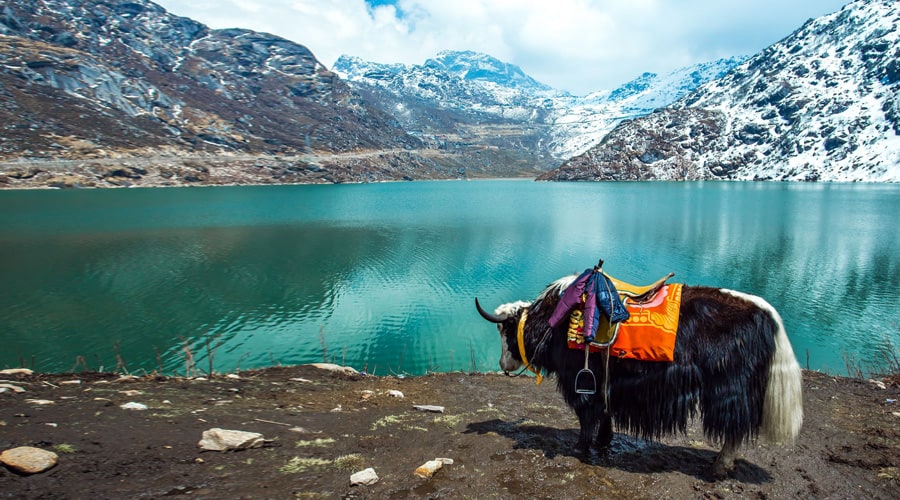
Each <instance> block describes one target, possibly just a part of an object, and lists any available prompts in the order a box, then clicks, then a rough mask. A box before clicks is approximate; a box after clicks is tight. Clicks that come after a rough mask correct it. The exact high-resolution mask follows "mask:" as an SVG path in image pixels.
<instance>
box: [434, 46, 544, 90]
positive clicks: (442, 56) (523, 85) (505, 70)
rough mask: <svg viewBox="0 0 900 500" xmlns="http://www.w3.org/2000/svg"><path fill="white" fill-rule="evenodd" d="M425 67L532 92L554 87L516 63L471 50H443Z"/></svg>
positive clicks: (463, 77) (459, 76) (466, 78)
mask: <svg viewBox="0 0 900 500" xmlns="http://www.w3.org/2000/svg"><path fill="white" fill-rule="evenodd" d="M425 67H429V68H435V69H438V70H441V71H444V72H446V73H448V74H451V75H454V76H456V77H457V78H461V79H463V80H470V81H482V82H491V83H495V84H497V85H500V86H503V87H508V88H513V89H523V90H531V91H551V90H553V89H552V88H551V87H550V86H548V85H544V84H543V83H540V82H538V81H536V80H535V79H534V78H531V77H530V76H528V75H526V74H525V72H523V71H522V68H520V67H518V66H516V65H515V64H509V63H505V62H503V61H500V60H499V59H496V58H494V57H491V56H489V55H487V54H480V53H478V52H473V51H470V50H466V51H451V50H445V51H442V52H439V53H438V55H437V57H435V58H433V59H428V60H427V61H425Z"/></svg>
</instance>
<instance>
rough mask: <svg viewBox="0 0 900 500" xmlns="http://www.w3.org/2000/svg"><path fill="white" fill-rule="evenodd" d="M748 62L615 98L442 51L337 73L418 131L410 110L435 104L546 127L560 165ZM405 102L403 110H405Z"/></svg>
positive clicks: (634, 85)
mask: <svg viewBox="0 0 900 500" xmlns="http://www.w3.org/2000/svg"><path fill="white" fill-rule="evenodd" d="M743 60H744V58H741V57H734V58H727V59H720V60H717V61H712V62H708V63H702V64H698V65H694V66H688V67H684V68H680V69H678V70H675V71H673V72H671V73H668V74H663V75H658V74H656V73H644V74H643V75H641V76H639V77H638V78H636V79H635V80H633V81H631V82H628V83H626V84H624V85H622V86H621V87H619V88H617V89H615V90H613V91H600V92H595V93H593V94H590V95H588V96H585V97H574V96H571V95H569V94H568V93H566V92H562V91H558V90H554V89H553V88H551V87H549V86H547V85H544V84H542V83H539V82H537V81H535V80H534V79H533V78H531V77H530V76H528V75H526V74H525V73H524V72H523V71H522V70H521V68H519V67H518V66H516V65H514V64H509V63H505V62H502V61H500V60H498V59H496V58H494V57H491V56H488V55H485V54H479V53H477V52H472V51H461V52H454V51H445V52H441V53H439V54H438V55H437V56H436V57H434V58H432V59H428V60H427V61H426V62H425V63H424V64H422V65H404V64H380V63H373V62H367V61H364V60H362V59H360V58H357V57H352V56H346V55H345V56H341V58H339V59H338V61H337V62H336V63H335V64H334V68H333V69H334V71H335V72H336V73H337V74H338V75H340V76H341V77H343V78H345V79H346V80H348V81H350V82H351V84H355V85H363V86H366V87H369V88H375V89H381V90H386V91H387V92H389V93H390V94H391V95H392V98H391V99H389V101H390V102H391V105H390V106H385V107H384V108H383V111H385V112H386V113H389V114H393V115H394V116H395V118H397V120H398V121H400V122H401V123H406V124H407V125H409V126H411V127H417V126H419V125H418V124H417V123H415V122H414V121H412V120H409V119H408V116H409V110H410V109H411V107H413V106H419V107H421V106H428V105H430V106H433V107H434V108H435V109H440V110H445V111H452V112H453V113H455V114H458V115H461V116H462V117H461V118H460V119H463V120H465V119H466V118H465V117H466V116H468V117H469V119H471V120H474V121H476V122H479V123H480V122H483V120H485V119H486V118H487V119H494V120H501V121H504V122H512V123H514V124H515V123H517V124H519V126H523V127H527V128H529V130H534V129H533V127H540V128H541V129H540V132H539V133H540V134H541V135H542V136H541V137H540V139H539V140H538V141H537V142H536V144H539V146H538V147H539V148H540V149H539V150H538V151H536V153H537V154H538V155H542V156H547V158H548V160H549V161H551V162H552V161H557V162H558V161H562V160H566V159H568V158H571V157H572V156H574V155H577V154H580V153H582V152H584V151H585V150H586V149H587V148H589V147H591V146H593V145H594V144H596V143H598V142H599V141H600V139H602V138H603V136H604V135H606V133H608V132H609V131H610V130H612V129H613V127H615V125H616V124H618V123H619V122H621V121H622V120H625V119H630V118H635V117H639V116H643V115H645V114H648V113H651V112H652V111H653V110H655V109H657V108H660V107H663V106H666V105H668V104H671V103H672V102H674V101H675V100H677V99H679V98H681V97H683V96H684V95H686V94H687V93H689V92H690V91H692V90H695V89H696V88H697V87H699V86H700V85H702V84H704V83H706V82H708V81H710V80H711V79H714V78H719V77H721V76H722V75H723V74H725V73H726V72H727V71H728V70H730V69H731V68H733V67H734V66H736V65H738V64H739V63H741V62H742V61H743ZM398 101H399V102H400V103H402V104H403V105H402V106H399V107H398V106H397V105H396V104H397V103H398ZM401 115H402V116H401ZM428 123H429V124H430V123H431V121H429V122H428ZM419 132H420V131H413V133H415V134H418V133H419ZM444 132H447V131H446V130H445V131H444ZM529 133H531V132H529ZM515 147H517V148H521V145H515ZM556 165H558V163H556V164H555V165H552V166H556Z"/></svg>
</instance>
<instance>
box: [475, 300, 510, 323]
mask: <svg viewBox="0 0 900 500" xmlns="http://www.w3.org/2000/svg"><path fill="white" fill-rule="evenodd" d="M475 308H476V309H478V314H480V315H481V317H482V318H484V319H486V320H488V321H490V322H491V323H503V321H505V320H506V318H505V317H502V316H497V315H496V314H491V313H489V312H487V311H485V310H484V309H483V308H482V307H481V304H479V303H478V297H475Z"/></svg>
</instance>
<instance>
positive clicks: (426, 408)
mask: <svg viewBox="0 0 900 500" xmlns="http://www.w3.org/2000/svg"><path fill="white" fill-rule="evenodd" d="M413 408H415V409H417V410H419V411H425V412H430V413H444V407H443V406H435V405H414V406H413Z"/></svg>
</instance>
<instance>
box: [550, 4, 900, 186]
mask: <svg viewBox="0 0 900 500" xmlns="http://www.w3.org/2000/svg"><path fill="white" fill-rule="evenodd" d="M898 26H900V4H898V3H897V2H896V1H895V0H856V1H854V2H851V3H849V4H847V5H846V6H845V7H844V8H843V9H841V10H840V11H838V12H835V13H833V14H830V15H826V16H822V17H820V18H818V19H815V20H812V21H809V22H807V23H806V24H805V25H803V26H802V27H801V28H800V29H798V30H797V31H795V32H794V33H793V34H791V35H790V36H788V37H787V38H785V39H783V40H782V41H780V42H778V43H776V44H774V45H772V46H770V47H768V48H767V49H766V50H764V51H763V52H761V53H759V54H757V55H755V56H753V57H752V58H750V59H749V60H747V61H746V62H744V63H743V64H742V65H740V66H738V67H737V68H735V69H734V70H733V71H731V72H730V73H728V74H727V75H725V76H724V77H723V78H721V79H718V80H715V81H713V82H710V83H708V84H706V85H705V86H703V87H701V88H700V89H698V90H697V91H695V92H693V93H691V94H689V95H687V96H685V97H684V98H683V99H681V100H679V101H678V102H676V103H674V104H673V105H672V106H670V107H668V108H666V109H664V110H660V111H657V112H655V113H652V114H650V115H647V116H645V117H642V118H638V119H635V120H631V121H629V122H625V123H622V124H620V125H619V126H618V127H617V128H616V129H615V130H613V131H612V132H611V133H609V134H608V135H607V136H605V138H604V139H603V140H602V142H600V143H599V144H598V145H597V146H595V147H593V148H591V149H590V150H588V151H587V152H585V153H584V154H582V155H580V156H578V157H576V158H573V159H571V160H570V161H568V162H566V163H565V164H564V165H563V166H562V167H560V168H559V169H558V170H555V171H552V172H549V173H547V174H545V175H544V176H542V178H543V179H546V180H606V179H629V180H632V179H741V180H749V179H778V180H819V181H888V182H900V62H898V61H900V31H898V30H900V28H898Z"/></svg>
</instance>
